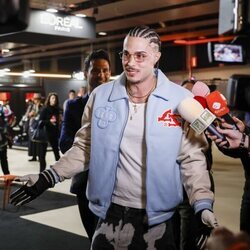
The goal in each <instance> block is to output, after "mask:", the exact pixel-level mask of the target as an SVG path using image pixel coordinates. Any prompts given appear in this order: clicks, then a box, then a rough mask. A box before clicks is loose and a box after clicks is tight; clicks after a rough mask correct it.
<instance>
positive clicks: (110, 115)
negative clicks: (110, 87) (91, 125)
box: [95, 106, 117, 128]
mask: <svg viewBox="0 0 250 250" xmlns="http://www.w3.org/2000/svg"><path fill="white" fill-rule="evenodd" d="M95 117H96V118H97V119H99V120H98V122H97V126H98V127H99V128H106V127H107V126H108V125H109V123H110V122H114V121H115V120H116V117H117V114H116V111H114V110H112V108H111V107H108V106H107V107H100V108H97V109H96V110H95Z"/></svg>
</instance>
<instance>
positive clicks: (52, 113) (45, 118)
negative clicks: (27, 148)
mask: <svg viewBox="0 0 250 250" xmlns="http://www.w3.org/2000/svg"><path fill="white" fill-rule="evenodd" d="M60 120H61V114H60V108H59V101H58V95H57V94H56V93H49V95H48V97H47V99H46V101H45V105H44V107H43V109H42V110H41V113H40V117H39V122H40V126H45V127H46V132H47V136H48V142H49V143H50V145H51V147H52V150H53V153H54V155H55V160H56V161H58V160H59V159H60V154H59V146H58V140H59V136H60V129H59V128H60ZM47 147H48V143H47V142H46V143H39V161H40V172H42V171H43V170H45V169H46V160H45V158H46V153H47Z"/></svg>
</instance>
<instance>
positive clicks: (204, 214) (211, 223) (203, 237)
mask: <svg viewBox="0 0 250 250" xmlns="http://www.w3.org/2000/svg"><path fill="white" fill-rule="evenodd" d="M196 219H197V222H198V229H199V236H198V237H197V239H196V246H197V249H199V250H202V249H204V248H205V245H206V242H207V239H208V237H209V236H210V234H211V231H212V230H213V228H216V227H218V222H217V219H216V217H215V215H214V213H213V212H211V211H210V210H208V209H205V210H201V211H199V212H198V213H197V214H196Z"/></svg>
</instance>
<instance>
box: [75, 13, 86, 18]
mask: <svg viewBox="0 0 250 250" xmlns="http://www.w3.org/2000/svg"><path fill="white" fill-rule="evenodd" d="M75 16H77V17H86V15H85V14H81V13H78V14H75Z"/></svg>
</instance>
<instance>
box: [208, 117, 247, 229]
mask: <svg viewBox="0 0 250 250" xmlns="http://www.w3.org/2000/svg"><path fill="white" fill-rule="evenodd" d="M233 119H234V121H235V123H236V125H237V127H238V128H239V130H233V129H232V128H233V126H232V125H230V124H228V123H226V122H224V121H222V123H221V125H220V127H218V128H217V130H218V131H219V132H220V133H222V134H224V135H225V136H226V139H227V140H228V142H229V147H228V148H226V147H225V143H226V142H225V141H222V140H221V139H218V138H217V137H216V136H214V135H211V134H209V133H208V132H207V136H208V137H209V138H210V139H212V140H213V141H214V142H215V143H216V145H217V147H218V149H219V150H220V151H221V152H222V153H223V154H225V155H228V156H230V157H233V158H240V159H241V162H242V165H243V168H244V174H245V184H244V191H243V195H242V200H241V208H240V230H241V231H245V232H247V233H248V234H250V223H249V221H250V127H248V126H245V124H244V123H243V122H242V121H241V120H239V119H238V118H236V117H234V116H233Z"/></svg>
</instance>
